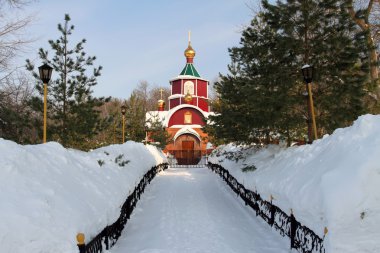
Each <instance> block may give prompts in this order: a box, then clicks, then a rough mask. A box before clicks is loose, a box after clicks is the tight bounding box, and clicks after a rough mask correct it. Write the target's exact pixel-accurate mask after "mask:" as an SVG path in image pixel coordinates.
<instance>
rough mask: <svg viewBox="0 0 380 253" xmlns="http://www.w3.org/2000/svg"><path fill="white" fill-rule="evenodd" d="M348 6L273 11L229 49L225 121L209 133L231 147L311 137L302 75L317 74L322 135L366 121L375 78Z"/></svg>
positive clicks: (269, 7) (222, 94)
mask: <svg viewBox="0 0 380 253" xmlns="http://www.w3.org/2000/svg"><path fill="white" fill-rule="evenodd" d="M346 4H347V3H346V1H345V0H343V1H334V0H323V1H314V0H307V1H299V0H288V1H286V2H281V1H279V2H277V3H276V4H269V3H268V2H267V1H263V11H262V12H261V13H259V14H258V15H257V16H256V17H255V18H254V19H253V20H252V22H251V25H250V26H249V27H247V28H246V29H245V30H244V32H243V34H242V38H241V42H240V44H241V45H240V47H234V48H232V49H230V55H231V59H232V63H231V64H230V66H229V72H230V74H228V75H226V76H223V75H222V76H221V81H220V82H218V83H216V90H217V92H218V94H219V100H220V101H219V103H220V114H218V115H217V116H214V117H211V120H212V121H213V122H214V126H212V125H211V126H209V128H211V130H210V129H209V130H208V131H209V133H211V134H212V132H214V134H219V136H220V137H221V138H224V139H225V140H226V141H242V142H252V141H257V139H262V138H265V139H266V140H268V139H269V137H270V136H283V137H284V138H287V139H288V140H290V139H291V138H297V139H299V138H300V134H302V135H303V136H306V129H307V128H306V127H307V125H306V123H305V119H306V118H307V115H308V114H307V107H306V102H305V99H304V98H303V97H304V96H303V93H304V92H305V84H304V82H303V80H302V75H301V73H300V69H301V67H302V66H303V65H304V64H311V65H313V66H314V67H315V69H316V72H317V73H316V76H315V78H314V82H313V95H314V99H315V106H316V112H317V125H318V128H319V132H320V133H322V134H324V133H330V132H331V131H333V130H334V129H335V128H337V127H343V126H347V125H348V124H350V123H351V122H352V121H353V120H354V119H356V117H357V116H358V115H360V114H361V113H363V111H364V108H363V103H362V98H363V95H364V84H365V82H366V80H367V77H368V75H367V74H366V73H368V70H367V67H368V66H367V62H366V57H365V37H364V36H363V34H362V33H360V32H358V31H357V30H356V28H355V25H354V23H353V22H352V20H351V19H350V17H349V15H348V13H347V11H346V8H345V5H346Z"/></svg>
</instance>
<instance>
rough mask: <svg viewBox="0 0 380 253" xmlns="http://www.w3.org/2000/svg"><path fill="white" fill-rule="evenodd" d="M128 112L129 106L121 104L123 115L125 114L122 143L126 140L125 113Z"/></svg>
mask: <svg viewBox="0 0 380 253" xmlns="http://www.w3.org/2000/svg"><path fill="white" fill-rule="evenodd" d="M126 112H127V107H126V106H125V105H122V106H121V115H123V122H122V123H123V140H122V143H124V141H125V113H126Z"/></svg>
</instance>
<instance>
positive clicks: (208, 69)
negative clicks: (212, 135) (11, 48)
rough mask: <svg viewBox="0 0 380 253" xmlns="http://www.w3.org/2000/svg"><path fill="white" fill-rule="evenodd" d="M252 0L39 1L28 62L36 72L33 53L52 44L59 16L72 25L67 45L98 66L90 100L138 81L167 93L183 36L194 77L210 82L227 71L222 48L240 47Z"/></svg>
mask: <svg viewBox="0 0 380 253" xmlns="http://www.w3.org/2000/svg"><path fill="white" fill-rule="evenodd" d="M255 4H256V3H255V2H254V1H252V0H192V1H189V0H187V1H183V0H150V1H149V0H136V1H131V0H128V1H127V0H120V1H116V0H113V1H111V0H109V1H106V0H80V1H79V0H65V1H57V0H56V1H52V0H39V1H37V2H34V3H32V4H30V6H28V11H30V12H33V13H34V14H35V17H36V21H35V22H34V25H33V26H32V27H30V29H29V33H31V34H32V35H33V36H34V38H37V40H36V41H35V42H34V43H33V44H32V45H31V46H30V47H29V48H28V53H27V57H28V58H30V59H31V60H35V64H36V65H37V66H39V64H40V62H39V59H38V58H37V50H38V48H40V47H43V48H49V46H48V43H47V41H48V40H49V39H57V38H58V36H59V32H58V30H57V24H58V23H63V18H64V14H65V13H68V14H70V16H71V20H72V24H74V25H75V30H74V34H73V36H72V39H71V41H72V42H78V41H79V40H80V39H82V38H86V39H87V43H86V44H85V51H86V52H87V53H88V54H89V55H95V56H97V61H96V63H97V65H102V66H103V72H102V76H101V77H100V78H99V79H98V85H97V86H96V87H95V88H94V91H95V92H94V95H95V96H113V97H118V98H127V97H129V95H130V93H131V91H132V90H133V89H134V88H135V87H136V85H137V84H138V83H139V81H141V80H146V81H148V82H149V83H150V84H151V85H153V86H167V87H169V82H168V80H169V79H171V78H173V77H176V76H177V75H178V74H179V73H180V72H181V70H182V68H183V67H184V65H185V57H184V55H183V52H184V50H185V49H186V47H187V40H188V36H187V34H188V31H189V30H191V34H192V36H191V40H192V46H193V48H194V49H195V51H196V56H195V59H194V64H195V67H196V69H197V70H198V72H199V73H200V75H201V76H202V77H203V78H205V79H208V80H210V81H213V80H214V79H215V78H216V77H217V76H218V73H219V72H220V73H226V72H227V64H229V63H230V57H229V54H228V51H227V49H228V48H229V47H233V46H237V45H238V44H239V40H240V36H241V31H242V29H243V27H244V26H246V25H247V24H249V22H250V20H251V18H252V16H253V13H252V10H251V9H250V8H249V7H247V5H248V6H254V5H255Z"/></svg>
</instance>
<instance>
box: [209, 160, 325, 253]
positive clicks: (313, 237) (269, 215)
mask: <svg viewBox="0 0 380 253" xmlns="http://www.w3.org/2000/svg"><path fill="white" fill-rule="evenodd" d="M207 167H208V168H210V169H211V170H212V171H214V172H215V173H217V174H219V175H220V176H221V177H222V178H223V180H224V181H225V182H226V183H227V184H228V185H229V186H230V187H231V189H232V190H233V191H234V192H235V193H236V194H238V195H239V196H240V197H241V198H242V199H243V201H244V202H245V204H246V205H248V206H250V207H251V208H252V209H253V210H254V211H255V212H256V216H260V217H261V218H262V219H264V220H265V221H266V222H267V223H268V224H269V225H270V226H272V227H274V228H275V229H276V230H277V231H279V232H280V234H281V235H282V236H285V235H286V236H288V237H289V238H290V247H291V248H294V249H297V250H298V251H299V252H302V253H316V252H318V253H325V248H324V247H323V239H324V237H323V238H320V237H319V236H318V235H317V234H315V233H314V232H313V231H312V230H311V229H309V228H308V227H306V226H303V225H302V224H301V223H300V222H298V221H297V220H296V218H295V217H294V215H293V213H291V214H290V216H289V215H287V214H286V213H285V212H284V211H282V210H281V209H280V208H279V207H278V206H275V205H273V204H272V203H271V202H269V201H266V200H263V199H262V198H261V196H260V194H258V193H257V192H253V191H251V190H248V189H246V188H245V187H244V186H243V185H242V184H240V183H239V182H238V181H237V180H236V179H235V178H234V177H233V176H231V174H230V173H229V172H228V170H226V169H225V168H223V167H222V166H220V165H219V164H213V163H210V162H209V163H208V165H207Z"/></svg>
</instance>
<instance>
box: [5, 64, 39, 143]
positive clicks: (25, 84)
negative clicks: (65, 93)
mask: <svg viewBox="0 0 380 253" xmlns="http://www.w3.org/2000/svg"><path fill="white" fill-rule="evenodd" d="M33 95H35V90H34V85H33V83H32V81H31V80H30V78H28V77H27V76H26V74H25V73H23V72H20V71H17V72H14V73H13V74H12V75H9V76H8V77H6V78H5V79H4V80H3V82H2V85H1V89H0V119H1V120H0V136H1V137H2V138H6V139H10V140H14V141H16V142H18V143H36V142H37V141H38V140H39V137H38V128H37V127H35V123H36V121H38V119H39V118H40V117H39V115H37V113H36V112H35V111H34V110H33V109H32V108H31V107H30V104H29V101H30V99H31V97H32V96H33Z"/></svg>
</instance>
